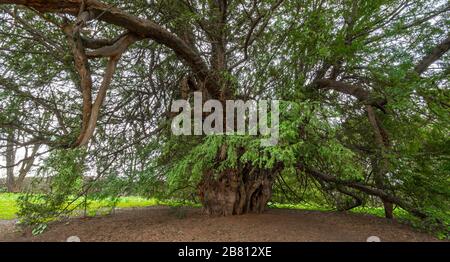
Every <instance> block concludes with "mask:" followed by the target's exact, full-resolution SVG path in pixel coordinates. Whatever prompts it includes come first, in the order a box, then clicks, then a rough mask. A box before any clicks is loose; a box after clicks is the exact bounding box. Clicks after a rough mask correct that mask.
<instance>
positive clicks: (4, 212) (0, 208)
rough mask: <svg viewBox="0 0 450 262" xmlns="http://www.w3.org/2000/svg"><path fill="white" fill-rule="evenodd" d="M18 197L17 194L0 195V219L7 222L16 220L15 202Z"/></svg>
mask: <svg viewBox="0 0 450 262" xmlns="http://www.w3.org/2000/svg"><path fill="white" fill-rule="evenodd" d="M18 197H19V194H11V193H1V194H0V219H3V220H9V219H14V218H16V213H17V211H18V207H17V204H16V200H17V198H18Z"/></svg>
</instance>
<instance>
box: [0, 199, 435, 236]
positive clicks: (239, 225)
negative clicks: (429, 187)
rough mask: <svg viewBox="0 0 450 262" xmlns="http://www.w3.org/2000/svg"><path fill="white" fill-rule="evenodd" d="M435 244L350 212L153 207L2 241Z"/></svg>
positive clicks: (5, 227) (6, 232)
mask: <svg viewBox="0 0 450 262" xmlns="http://www.w3.org/2000/svg"><path fill="white" fill-rule="evenodd" d="M73 235H76V236H78V237H79V238H80V239H81V241H366V239H367V238H368V237H369V236H378V237H380V238H381V241H436V238H434V237H432V236H430V235H428V234H425V233H420V232H417V231H414V230H413V229H411V228H410V227H408V226H406V225H402V224H399V223H397V222H395V221H388V220H386V219H382V218H378V217H373V216H367V215H358V214H351V213H337V212H319V211H300V210H282V209H272V210H269V211H267V212H266V213H264V214H260V215H255V214H249V215H243V216H232V217H208V216H206V215H203V214H202V213H201V211H200V209H195V208H170V207H148V208H136V209H127V210H120V211H117V212H116V214H114V215H109V216H103V217H94V218H73V219H70V220H69V221H66V222H57V223H53V224H51V225H50V226H49V229H48V230H47V231H46V232H45V233H43V234H41V235H39V236H35V237H34V236H32V235H31V232H30V230H23V231H20V230H18V229H14V222H13V221H0V241H66V239H67V238H68V237H69V236H73Z"/></svg>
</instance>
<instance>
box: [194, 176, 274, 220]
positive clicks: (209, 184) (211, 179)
mask: <svg viewBox="0 0 450 262" xmlns="http://www.w3.org/2000/svg"><path fill="white" fill-rule="evenodd" d="M272 184H273V175H272V174H271V172H269V171H266V170H258V171H256V172H255V171H254V172H245V171H241V170H226V171H224V172H222V173H221V174H218V175H215V174H214V173H213V172H211V171H208V172H205V174H204V176H203V179H202V181H201V182H200V183H199V185H198V192H199V196H200V201H201V203H202V204H203V208H204V211H205V212H206V213H207V214H210V215H219V216H227V215H241V214H245V213H261V212H263V211H264V210H265V208H266V205H267V203H268V202H269V200H270V198H271V196H272Z"/></svg>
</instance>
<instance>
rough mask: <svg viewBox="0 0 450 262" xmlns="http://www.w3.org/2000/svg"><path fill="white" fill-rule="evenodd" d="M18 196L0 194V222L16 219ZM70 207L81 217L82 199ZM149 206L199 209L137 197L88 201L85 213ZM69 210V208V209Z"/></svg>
mask: <svg viewBox="0 0 450 262" xmlns="http://www.w3.org/2000/svg"><path fill="white" fill-rule="evenodd" d="M19 196H20V194H10V193H0V220H10V219H14V218H16V217H17V215H16V213H17V211H18V206H17V203H16V200H17V198H18V197H19ZM71 206H73V207H75V208H76V210H75V211H74V213H73V215H81V214H83V213H84V199H83V198H80V199H78V200H77V201H75V202H74V203H72V204H71ZM149 206H172V207H178V206H191V207H199V206H200V205H198V204H194V203H191V202H181V201H177V200H159V199H156V198H143V197H137V196H126V197H120V198H119V199H117V201H113V200H108V199H104V200H88V201H87V209H86V211H87V212H86V213H87V215H88V216H95V215H105V214H109V213H110V212H111V211H112V209H113V208H114V207H115V208H134V207H149ZM69 209H71V208H69Z"/></svg>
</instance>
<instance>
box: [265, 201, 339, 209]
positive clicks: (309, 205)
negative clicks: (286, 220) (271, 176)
mask: <svg viewBox="0 0 450 262" xmlns="http://www.w3.org/2000/svg"><path fill="white" fill-rule="evenodd" d="M268 206H269V207H270V208H285V209H300V210H316V211H330V210H331V209H330V208H327V207H324V206H321V205H318V204H314V203H306V202H304V203H299V204H280V203H271V202H269V204H268Z"/></svg>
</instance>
